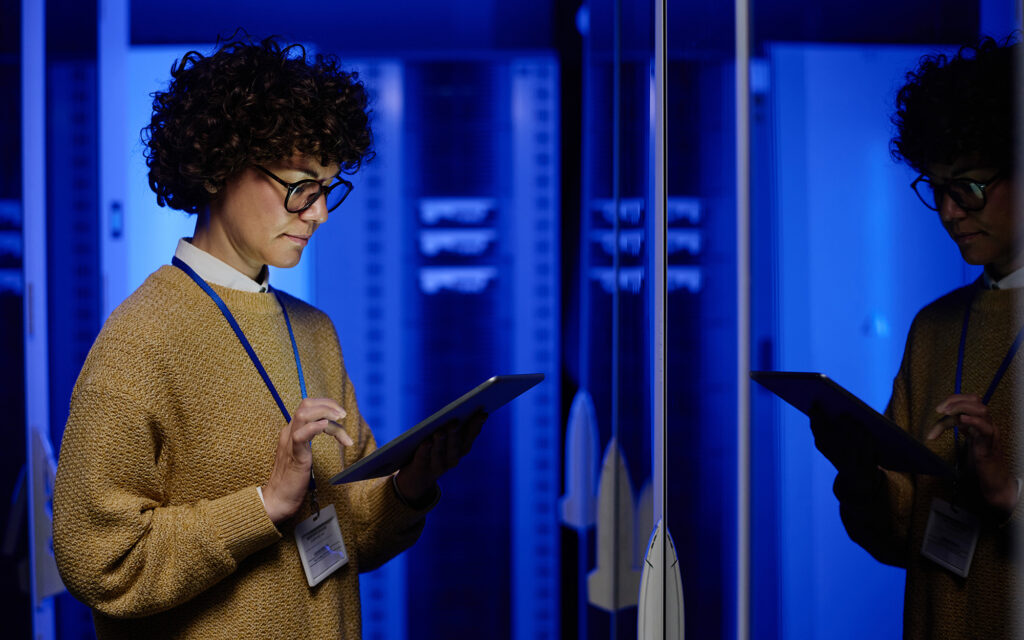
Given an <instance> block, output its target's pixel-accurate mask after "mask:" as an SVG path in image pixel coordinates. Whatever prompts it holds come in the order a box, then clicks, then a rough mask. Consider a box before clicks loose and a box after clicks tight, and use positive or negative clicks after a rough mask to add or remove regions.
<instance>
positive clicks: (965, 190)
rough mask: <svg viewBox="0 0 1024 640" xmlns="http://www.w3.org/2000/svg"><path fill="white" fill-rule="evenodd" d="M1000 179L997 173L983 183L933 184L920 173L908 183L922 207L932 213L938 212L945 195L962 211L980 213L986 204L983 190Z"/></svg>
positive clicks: (969, 181)
mask: <svg viewBox="0 0 1024 640" xmlns="http://www.w3.org/2000/svg"><path fill="white" fill-rule="evenodd" d="M1002 177H1003V172H1002V171H998V172H996V174H995V175H994V176H992V177H991V178H989V179H988V180H986V181H985V182H978V181H977V180H965V179H959V180H950V181H948V182H940V183H935V182H932V179H931V178H929V177H928V176H926V175H924V174H923V173H922V174H921V175H919V176H917V179H916V180H914V181H913V182H911V183H910V188H911V189H913V190H914V193H916V194H917V197H918V198H920V199H921V202H923V203H924V206H926V207H928V208H929V209H931V210H932V211H938V210H939V207H940V206H942V197H943V196H945V195H949V197H950V198H952V199H953V202H955V203H956V204H957V206H958V207H960V208H961V209H963V210H964V211H980V210H981V209H984V208H985V204H986V203H987V200H986V195H985V190H986V189H988V188H989V187H990V186H992V184H993V183H994V182H997V181H998V180H999V179H1000V178H1002Z"/></svg>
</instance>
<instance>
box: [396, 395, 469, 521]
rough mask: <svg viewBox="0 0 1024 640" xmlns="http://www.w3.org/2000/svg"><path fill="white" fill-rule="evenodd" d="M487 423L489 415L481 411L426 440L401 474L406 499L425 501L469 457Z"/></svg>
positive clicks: (402, 489)
mask: <svg viewBox="0 0 1024 640" xmlns="http://www.w3.org/2000/svg"><path fill="white" fill-rule="evenodd" d="M486 421H487V414H486V413H483V412H482V411H481V412H479V413H476V414H474V415H472V416H470V417H469V418H466V419H465V420H463V421H461V422H460V421H452V422H451V423H449V424H447V425H445V426H443V427H441V428H440V429H438V430H437V431H436V432H435V433H434V435H432V436H431V437H429V438H427V439H426V440H424V441H423V443H422V444H420V446H419V447H418V448H417V449H416V453H415V454H414V455H413V457H412V460H410V461H409V462H408V463H406V465H405V466H404V467H402V468H401V469H399V470H398V476H397V477H396V478H395V482H396V483H397V484H398V490H399V491H400V492H401V493H402V496H403V497H404V498H405V499H406V500H408V501H410V502H413V503H416V502H420V501H422V499H423V498H424V497H425V496H426V495H427V494H428V493H429V492H430V491H431V490H432V489H433V488H434V486H435V485H436V484H437V480H438V478H440V477H441V476H442V475H444V474H445V473H446V472H448V471H449V470H450V469H452V468H453V467H455V465H457V464H458V463H459V460H461V459H462V457H463V456H464V455H466V454H467V453H469V450H470V449H471V448H472V447H473V441H474V440H476V437H477V436H478V435H480V430H481V429H482V428H483V426H484V422H486Z"/></svg>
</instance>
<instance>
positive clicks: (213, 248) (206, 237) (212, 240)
mask: <svg viewBox="0 0 1024 640" xmlns="http://www.w3.org/2000/svg"><path fill="white" fill-rule="evenodd" d="M192 246H194V247H196V248H198V249H202V250H203V251H205V252H206V253H208V254H210V255H211V256H213V257H214V258H217V259H218V260H220V261H221V262H224V263H225V264H227V265H229V266H231V267H233V268H234V269H237V270H238V271H239V272H241V273H243V274H245V275H246V276H247V277H249V278H252V280H254V281H255V282H259V281H260V275H261V274H262V273H263V267H264V265H253V264H250V263H249V262H247V261H246V260H243V259H242V257H241V256H240V255H239V253H238V252H237V251H235V250H234V247H233V245H232V244H231V240H230V238H228V237H227V235H226V234H224V233H223V232H222V230H221V229H220V228H219V227H218V226H216V225H212V224H210V212H209V210H207V211H205V212H202V213H200V214H199V216H198V217H197V218H196V228H195V231H194V232H193V233H192Z"/></svg>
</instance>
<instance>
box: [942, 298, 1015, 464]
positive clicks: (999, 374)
mask: <svg viewBox="0 0 1024 640" xmlns="http://www.w3.org/2000/svg"><path fill="white" fill-rule="evenodd" d="M970 319H971V304H970V303H968V305H967V311H966V312H964V322H963V329H961V331H960V349H959V352H958V353H957V360H956V386H955V391H954V393H957V394H959V393H960V392H961V384H962V382H963V375H964V353H965V352H966V350H967V324H968V322H970ZM1021 342H1024V327H1021V329H1020V331H1018V332H1017V337H1016V338H1015V339H1014V341H1013V344H1012V345H1010V350H1009V351H1007V352H1006V356H1005V357H1004V358H1003V361H1002V363H1000V365H999V368H998V369H997V370H996V375H995V376H994V377H993V378H992V382H991V383H989V385H988V390H987V391H985V395H984V396H982V398H981V403H982V404H986V405H987V404H988V401H989V400H991V399H992V394H993V393H995V391H996V387H998V386H999V382H1000V381H1001V380H1002V379H1003V374H1005V373H1006V370H1007V369H1009V368H1010V363H1011V362H1013V357H1014V356H1015V355H1017V351H1018V350H1019V349H1020V345H1021ZM953 443H954V445H955V446H959V444H960V434H959V431H958V429H957V425H956V424H954V425H953Z"/></svg>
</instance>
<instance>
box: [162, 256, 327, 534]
mask: <svg viewBox="0 0 1024 640" xmlns="http://www.w3.org/2000/svg"><path fill="white" fill-rule="evenodd" d="M171 264H173V265H174V266H176V267H178V268H179V269H181V270H182V271H184V272H185V274H186V275H188V277H190V278H192V280H193V281H195V283H196V284H197V285H199V288H200V289H202V290H203V291H205V292H206V295H208V296H210V299H211V300H213V301H214V302H215V303H217V306H218V307H219V308H220V312H221V313H222V314H223V315H224V319H225V320H227V321H228V324H229V325H231V328H232V329H233V330H234V331H235V335H236V336H238V341H239V342H241V343H242V347H244V348H245V352H246V353H248V354H249V359H250V360H252V363H253V365H254V366H255V367H256V371H257V372H258V373H259V374H260V377H261V378H263V382H264V383H265V384H266V385H267V389H269V390H270V395H272V396H274V401H275V402H276V403H277V408H278V409H280V410H281V415H283V416H284V421H285V423H288V422H291V421H292V416H291V414H290V413H289V412H288V408H287V407H285V406H284V401H283V400H282V399H281V395H280V394H279V393H278V392H277V388H276V387H274V383H273V382H272V381H271V380H270V375H269V374H267V370H266V368H265V367H264V366H263V363H262V362H260V359H259V357H257V356H256V351H255V350H253V348H252V344H250V343H249V339H248V338H246V337H245V333H243V332H242V328H241V327H240V326H238V321H237V320H235V316H233V315H232V314H231V310H230V309H228V306H227V305H226V304H224V300H222V299H221V297H220V296H219V295H217V292H216V291H214V290H213V287H211V286H210V285H209V284H207V283H206V281H205V280H203V279H202V278H200V277H199V274H197V273H196V272H195V271H193V270H192V267H190V266H188V265H187V264H185V262H184V261H183V260H181V259H180V258H178V257H177V256H174V258H172V259H171ZM271 291H272V292H273V293H274V297H275V298H277V303H278V304H279V305H281V313H283V314H284V324H285V326H287V327H288V337H289V338H290V339H291V341H292V352H293V353H294V354H295V369H296V371H297V372H298V374H299V391H300V392H301V394H302V397H303V398H305V397H306V377H305V376H304V375H303V373H302V360H301V359H300V358H299V345H298V344H297V343H296V342H295V332H294V331H292V322H291V319H289V317H288V309H287V308H286V307H285V305H284V300H282V299H281V294H280V293H279V292H278V291H277V289H271ZM309 491H310V496H311V497H310V500H311V502H312V506H313V510H314V511H315V512H316V514H317V515H319V514H320V505H319V504H318V502H317V499H316V477H315V476H314V475H313V467H310V468H309Z"/></svg>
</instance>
